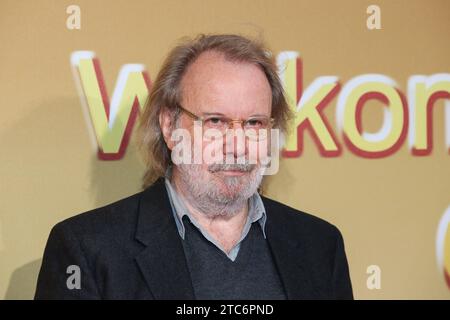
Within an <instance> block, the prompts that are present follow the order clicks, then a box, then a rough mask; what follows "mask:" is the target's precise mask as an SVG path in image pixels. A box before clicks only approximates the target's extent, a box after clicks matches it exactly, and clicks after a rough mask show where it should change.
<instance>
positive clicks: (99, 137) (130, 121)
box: [71, 51, 151, 160]
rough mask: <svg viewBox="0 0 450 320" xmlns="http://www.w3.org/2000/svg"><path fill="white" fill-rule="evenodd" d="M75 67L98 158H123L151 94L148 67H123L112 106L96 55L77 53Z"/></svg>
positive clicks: (73, 56)
mask: <svg viewBox="0 0 450 320" xmlns="http://www.w3.org/2000/svg"><path fill="white" fill-rule="evenodd" d="M71 64H72V68H73V71H74V76H75V81H76V83H77V85H78V91H79V95H80V98H81V101H82V103H83V104H84V105H85V109H86V110H88V112H89V118H90V121H91V124H92V127H93V129H94V130H93V131H94V133H95V140H96V146H97V147H98V152H97V156H98V158H99V159H101V160H118V159H121V158H122V157H123V156H124V154H125V151H126V148H127V145H128V142H129V140H130V137H131V133H132V130H133V126H134V124H135V121H136V118H137V115H138V114H139V112H140V111H142V110H143V108H144V106H145V102H146V100H147V97H148V94H149V91H150V86H151V83H150V78H149V77H148V75H147V73H146V72H145V68H144V66H143V65H140V64H126V65H124V66H122V68H121V70H120V72H119V77H118V79H117V83H116V87H115V89H114V92H113V96H112V99H111V104H110V103H109V98H108V94H107V92H106V86H105V82H104V80H103V75H102V72H101V69H100V62H99V60H98V59H97V58H96V56H95V53H94V52H92V51H75V52H73V53H72V55H71Z"/></svg>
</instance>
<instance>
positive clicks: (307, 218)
mask: <svg viewBox="0 0 450 320" xmlns="http://www.w3.org/2000/svg"><path fill="white" fill-rule="evenodd" d="M261 198H262V200H263V203H264V205H265V207H266V211H267V215H268V218H269V219H272V220H273V221H276V222H278V223H280V224H283V225H284V226H289V227H292V228H293V229H295V230H296V231H302V232H303V233H307V234H310V235H312V236H314V235H316V236H324V235H329V236H331V237H336V236H340V231H339V229H338V228H337V227H336V226H335V225H334V224H332V223H330V222H328V221H326V220H324V219H322V218H320V217H318V216H316V215H314V214H312V213H307V212H304V211H301V210H298V209H295V208H292V207H290V206H288V205H286V204H284V203H281V202H278V201H276V200H273V199H270V198H267V197H265V196H261Z"/></svg>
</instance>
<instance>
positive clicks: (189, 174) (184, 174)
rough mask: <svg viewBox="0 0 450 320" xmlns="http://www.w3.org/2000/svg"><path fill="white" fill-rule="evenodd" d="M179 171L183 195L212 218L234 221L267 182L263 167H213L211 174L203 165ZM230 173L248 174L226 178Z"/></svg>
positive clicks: (210, 168)
mask: <svg viewBox="0 0 450 320" xmlns="http://www.w3.org/2000/svg"><path fill="white" fill-rule="evenodd" d="M177 168H178V171H179V174H180V180H181V182H182V184H183V187H184V188H183V189H185V194H183V195H184V196H185V197H187V198H188V199H189V202H190V203H191V204H192V205H193V206H195V207H196V208H197V209H198V210H200V212H202V213H203V214H205V215H206V216H209V217H218V216H221V217H232V216H234V215H236V214H237V213H239V211H240V209H242V207H243V206H244V205H245V204H246V202H247V201H248V199H249V198H250V197H251V196H252V195H253V194H254V193H255V192H257V190H258V187H259V186H260V184H261V182H262V179H263V175H262V174H261V173H260V171H259V165H255V164H247V163H246V164H212V165H209V166H208V168H207V170H205V169H204V167H202V165H200V164H180V165H178V166H177ZM227 170H233V171H241V172H244V174H243V175H238V176H228V175H225V174H223V171H227Z"/></svg>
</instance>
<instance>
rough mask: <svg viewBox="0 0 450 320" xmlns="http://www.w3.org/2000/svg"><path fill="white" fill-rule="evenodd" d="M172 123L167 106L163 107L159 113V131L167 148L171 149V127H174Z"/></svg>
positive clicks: (171, 116) (171, 115) (170, 113)
mask: <svg viewBox="0 0 450 320" xmlns="http://www.w3.org/2000/svg"><path fill="white" fill-rule="evenodd" d="M174 125H175V124H174V123H173V114H172V112H170V110H168V109H167V108H163V109H162V110H161V112H160V113H159V126H160V127H161V131H162V134H163V137H164V141H165V142H166V145H167V147H168V148H169V150H172V149H173V147H174V143H173V141H172V139H171V136H172V129H173V127H174Z"/></svg>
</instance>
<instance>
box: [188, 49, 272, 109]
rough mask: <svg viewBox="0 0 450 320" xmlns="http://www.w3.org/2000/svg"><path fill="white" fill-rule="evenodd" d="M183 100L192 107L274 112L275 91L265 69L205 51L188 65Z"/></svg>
mask: <svg viewBox="0 0 450 320" xmlns="http://www.w3.org/2000/svg"><path fill="white" fill-rule="evenodd" d="M181 94H182V103H183V105H184V106H186V107H189V108H190V109H191V110H195V111H201V112H221V113H224V114H227V113H232V114H235V115H238V114H248V113H258V114H270V108H271V103H272V92H271V88H270V85H269V82H268V80H267V77H266V75H265V74H264V72H263V71H262V70H261V69H260V68H259V67H258V66H257V65H254V64H251V63H247V62H234V61H228V60H226V59H225V57H224V55H223V54H221V53H218V52H212V51H210V52H204V53H202V54H201V55H200V56H199V57H198V58H197V59H196V60H195V61H194V62H193V63H192V64H191V65H189V66H188V68H187V70H186V72H185V74H184V75H183V78H182V80H181Z"/></svg>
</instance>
